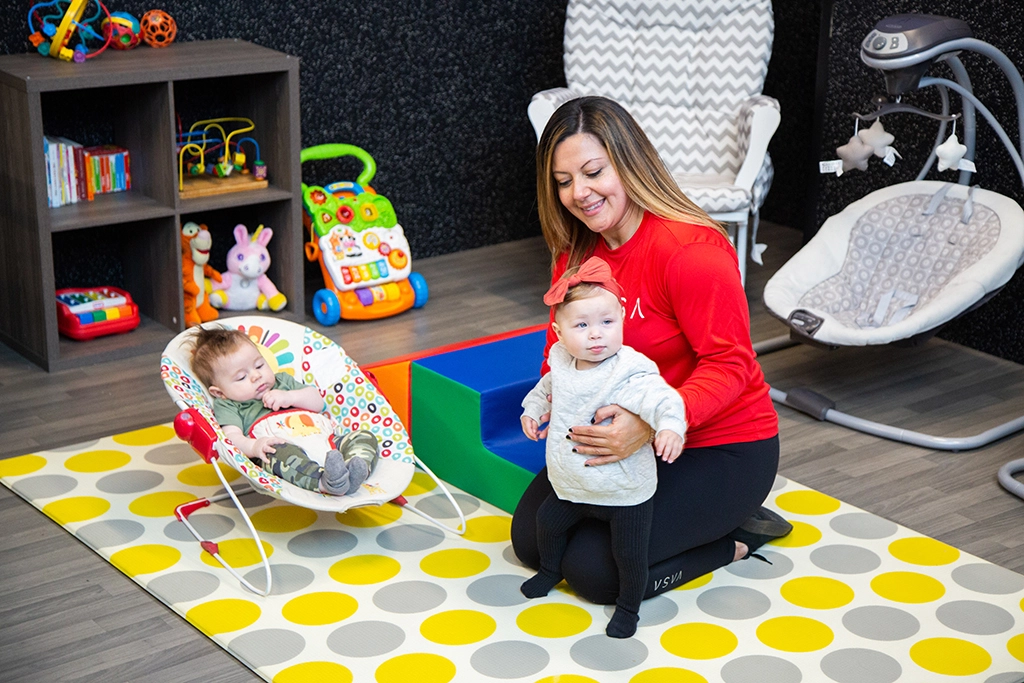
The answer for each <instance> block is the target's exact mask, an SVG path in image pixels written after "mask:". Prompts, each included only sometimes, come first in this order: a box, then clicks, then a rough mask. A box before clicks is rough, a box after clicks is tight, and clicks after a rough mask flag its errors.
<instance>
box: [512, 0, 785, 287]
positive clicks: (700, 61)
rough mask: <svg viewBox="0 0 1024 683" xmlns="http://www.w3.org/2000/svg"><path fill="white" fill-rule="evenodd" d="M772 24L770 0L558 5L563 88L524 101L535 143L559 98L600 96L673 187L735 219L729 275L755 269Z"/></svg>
mask: <svg viewBox="0 0 1024 683" xmlns="http://www.w3.org/2000/svg"><path fill="white" fill-rule="evenodd" d="M774 28H775V20H774V16H773V14H772V4H771V0H569V4H568V8H567V10H566V18H565V38H564V48H565V54H564V62H565V79H566V83H567V84H568V87H567V88H553V89H550V90H544V91H542V92H539V93H537V94H536V95H534V96H533V99H532V101H531V102H530V105H529V108H528V110H527V113H528V115H529V118H530V122H531V123H532V124H533V127H534V129H535V130H536V132H537V137H538V139H539V138H540V134H541V132H542V131H543V130H544V126H545V125H546V124H547V121H548V119H549V118H551V115H552V114H553V113H554V111H555V109H557V108H558V106H559V105H561V104H562V103H564V102H566V101H568V100H570V99H573V98H576V97H580V96H582V95H603V96H605V97H609V98H611V99H614V100H615V101H617V102H619V103H620V104H621V105H623V106H624V107H625V108H626V109H627V110H629V112H630V113H631V114H632V115H633V116H634V118H636V120H637V122H638V123H639V124H640V125H641V126H642V127H643V129H644V131H645V132H646V133H647V135H648V137H649V138H650V139H651V142H652V143H653V144H654V146H655V148H656V149H657V150H658V152H659V154H660V155H661V157H662V159H663V160H664V161H665V163H666V165H667V166H668V168H669V170H670V171H671V172H672V175H673V177H675V179H676V182H677V183H678V184H679V186H680V187H681V188H682V189H683V191H684V192H685V193H686V195H687V196H688V197H690V199H692V200H693V201H694V202H695V203H696V204H697V205H699V206H700V207H701V208H703V209H704V210H705V211H707V212H708V213H709V214H710V215H711V217H712V218H714V219H716V220H718V221H721V222H723V223H725V224H727V225H730V226H735V228H734V241H735V244H736V250H737V252H738V253H739V254H740V259H739V262H740V277H741V278H742V279H743V280H744V282H745V281H746V258H745V256H744V254H745V252H746V251H747V242H748V232H749V241H750V243H751V247H750V255H751V259H752V260H753V261H754V262H755V263H758V264H760V263H761V253H762V252H763V251H764V245H759V244H757V241H756V237H757V222H758V212H759V210H760V208H761V205H762V204H763V203H764V199H765V195H767V193H768V188H769V187H770V186H771V182H772V177H773V170H772V162H771V157H770V156H769V155H768V142H769V140H771V137H772V135H773V134H774V133H775V129H776V128H777V127H778V125H779V120H780V110H779V103H778V101H777V100H775V99H774V98H772V97H767V96H764V95H762V94H761V88H762V86H763V85H764V78H765V73H766V72H767V71H768V59H769V57H770V56H771V50H772V38H773V34H774Z"/></svg>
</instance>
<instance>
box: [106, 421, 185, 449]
mask: <svg viewBox="0 0 1024 683" xmlns="http://www.w3.org/2000/svg"><path fill="white" fill-rule="evenodd" d="M173 438H175V435H174V430H173V429H171V428H170V427H168V426H167V425H157V426H156V427H146V428H145V429H136V430H135V431H134V432H125V433H124V434H117V435H115V436H114V443H119V444H122V445H124V446H153V445H156V444H158V443H163V442H164V441H170V440H171V439H173Z"/></svg>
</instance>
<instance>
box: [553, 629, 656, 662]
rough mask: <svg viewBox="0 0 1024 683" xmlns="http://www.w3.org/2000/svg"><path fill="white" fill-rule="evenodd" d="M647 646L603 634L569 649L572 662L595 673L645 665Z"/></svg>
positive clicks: (635, 640)
mask: <svg viewBox="0 0 1024 683" xmlns="http://www.w3.org/2000/svg"><path fill="white" fill-rule="evenodd" d="M647 654H648V653H647V646H646V645H644V644H643V643H641V642H640V641H639V640H638V639H636V638H623V639H620V638H609V637H608V636H606V635H604V634H603V633H602V634H601V635H599V636H588V637H586V638H582V639H580V640H577V641H576V642H575V643H573V645H572V647H571V648H570V649H569V656H570V657H572V661H574V662H576V663H577V664H579V665H580V666H583V667H586V668H588V669H593V670H594V671H625V670H626V669H631V668H633V667H634V666H639V665H640V664H643V663H644V661H645V660H646V659H647Z"/></svg>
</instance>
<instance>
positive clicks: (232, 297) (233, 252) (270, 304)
mask: <svg viewBox="0 0 1024 683" xmlns="http://www.w3.org/2000/svg"><path fill="white" fill-rule="evenodd" d="M234 234H235V246H233V247H231V249H230V251H228V266H227V272H225V273H222V275H221V277H222V280H221V282H220V283H214V286H213V287H214V291H213V292H211V293H210V303H211V304H213V306H214V307H215V308H223V309H225V310H228V311H248V310H252V309H254V308H257V309H259V310H261V311H266V310H271V311H280V310H281V309H282V308H284V307H285V305H286V304H287V303H288V300H287V299H286V298H285V296H284V294H282V293H281V292H279V291H278V290H277V287H275V286H274V283H273V282H271V281H270V278H269V277H267V275H266V272H267V269H268V268H270V253H269V252H268V251H267V243H268V242H270V238H271V237H273V236H274V231H273V230H271V229H270V228H265V227H263V226H262V225H261V226H259V227H258V228H256V232H254V233H253V234H252V237H250V236H249V231H248V230H247V229H246V227H245V226H244V225H242V224H241V223H239V224H238V225H236V226H235V231H234Z"/></svg>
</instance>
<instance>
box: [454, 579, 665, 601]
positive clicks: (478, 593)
mask: <svg viewBox="0 0 1024 683" xmlns="http://www.w3.org/2000/svg"><path fill="white" fill-rule="evenodd" d="M524 580H525V579H524V578H523V577H522V576H516V575H514V574H497V575H492V576H485V577H483V578H480V579H477V580H476V581H474V582H473V583H471V584H469V587H468V588H466V596H467V597H469V599H470V600H472V601H473V602H475V603H477V604H478V605H486V606H488V607H511V606H512V605H521V604H523V603H524V602H526V599H527V598H526V596H525V595H523V593H522V591H520V590H519V586H521V585H522V584H523V581H524ZM645 604H646V603H645Z"/></svg>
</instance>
